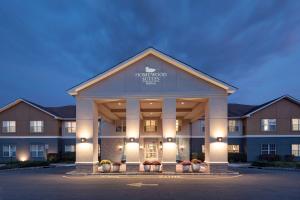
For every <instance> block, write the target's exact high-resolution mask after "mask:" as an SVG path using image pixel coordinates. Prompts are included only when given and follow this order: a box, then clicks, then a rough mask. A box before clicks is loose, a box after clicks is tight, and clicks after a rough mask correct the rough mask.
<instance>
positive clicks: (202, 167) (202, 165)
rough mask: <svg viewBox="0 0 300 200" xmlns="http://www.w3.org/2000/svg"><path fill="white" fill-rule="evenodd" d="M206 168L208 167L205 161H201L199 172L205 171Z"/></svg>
mask: <svg viewBox="0 0 300 200" xmlns="http://www.w3.org/2000/svg"><path fill="white" fill-rule="evenodd" d="M207 168H208V166H207V164H206V163H205V162H202V163H201V164H200V172H206V171H207Z"/></svg>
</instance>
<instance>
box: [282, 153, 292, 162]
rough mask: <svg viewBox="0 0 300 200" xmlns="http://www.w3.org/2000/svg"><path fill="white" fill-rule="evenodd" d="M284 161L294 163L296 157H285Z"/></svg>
mask: <svg viewBox="0 0 300 200" xmlns="http://www.w3.org/2000/svg"><path fill="white" fill-rule="evenodd" d="M283 159H284V161H287V162H292V161H294V160H295V156H294V155H285V156H284V157H283Z"/></svg>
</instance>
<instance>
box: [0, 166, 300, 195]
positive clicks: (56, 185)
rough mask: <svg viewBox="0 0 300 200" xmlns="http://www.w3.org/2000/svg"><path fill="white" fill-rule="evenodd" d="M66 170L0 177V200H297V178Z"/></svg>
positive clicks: (253, 172)
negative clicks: (80, 173) (76, 173)
mask: <svg viewBox="0 0 300 200" xmlns="http://www.w3.org/2000/svg"><path fill="white" fill-rule="evenodd" d="M71 170H72V168H70V167H60V168H46V169H24V170H16V171H1V172H0V179H1V181H0V197H1V198H0V199H14V200H15V199H23V200H25V199H31V200H33V199H38V200H41V199H43V200H44V199H117V198H122V199H192V198H195V199H281V200H283V199H300V172H299V171H298V172H295V171H294V172H289V171H277V170H275V171H274V170H262V169H240V170H239V171H240V173H241V175H238V176H178V175H170V176H166V175H159V176H105V177H103V176H67V175H66V174H65V172H68V171H71Z"/></svg>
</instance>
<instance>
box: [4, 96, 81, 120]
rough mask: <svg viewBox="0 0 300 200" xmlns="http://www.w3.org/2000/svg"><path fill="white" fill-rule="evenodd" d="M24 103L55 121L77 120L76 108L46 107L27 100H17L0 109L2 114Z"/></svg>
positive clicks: (73, 106)
mask: <svg viewBox="0 0 300 200" xmlns="http://www.w3.org/2000/svg"><path fill="white" fill-rule="evenodd" d="M20 102H23V103H26V104H28V105H30V106H32V107H34V108H36V109H38V110H40V111H42V112H44V113H46V114H48V115H50V116H52V117H54V118H55V119H75V118H76V106H75V105H70V106H61V107H44V106H41V105H39V104H36V103H33V102H31V101H28V100H25V99H17V100H15V101H14V102H12V103H10V104H8V105H6V106H4V107H2V108H0V113H1V112H3V111H5V110H7V109H9V108H11V107H13V106H15V105H17V104H18V103H20Z"/></svg>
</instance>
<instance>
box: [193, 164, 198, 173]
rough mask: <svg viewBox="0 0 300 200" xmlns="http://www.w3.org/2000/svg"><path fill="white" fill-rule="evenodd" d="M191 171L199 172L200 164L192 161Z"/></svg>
mask: <svg viewBox="0 0 300 200" xmlns="http://www.w3.org/2000/svg"><path fill="white" fill-rule="evenodd" d="M192 171H193V172H199V171H200V164H199V163H196V164H195V163H192Z"/></svg>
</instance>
